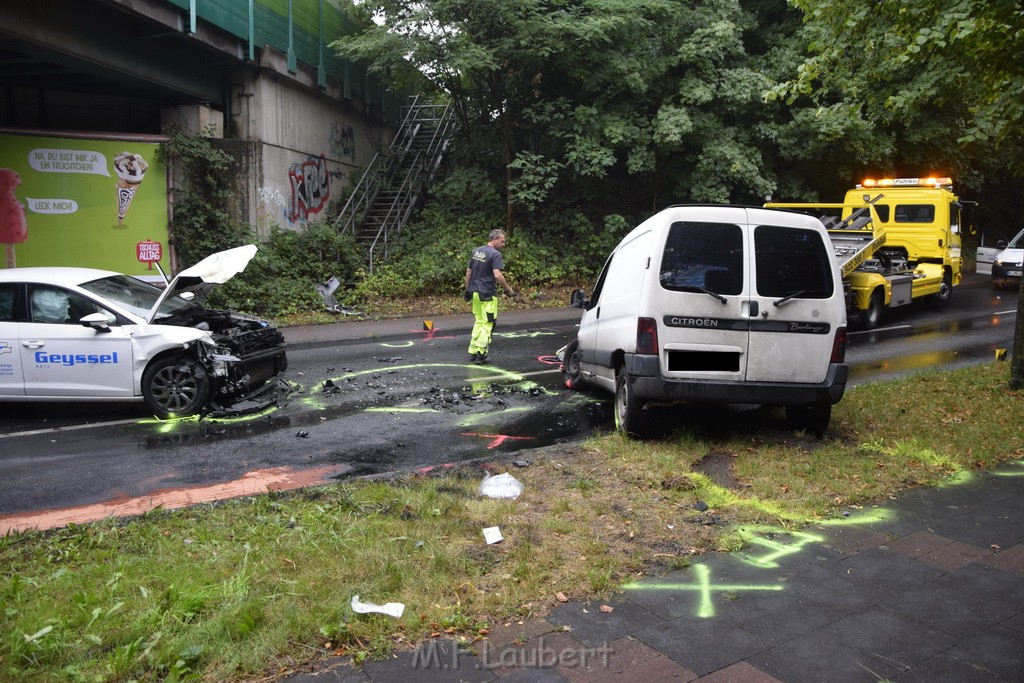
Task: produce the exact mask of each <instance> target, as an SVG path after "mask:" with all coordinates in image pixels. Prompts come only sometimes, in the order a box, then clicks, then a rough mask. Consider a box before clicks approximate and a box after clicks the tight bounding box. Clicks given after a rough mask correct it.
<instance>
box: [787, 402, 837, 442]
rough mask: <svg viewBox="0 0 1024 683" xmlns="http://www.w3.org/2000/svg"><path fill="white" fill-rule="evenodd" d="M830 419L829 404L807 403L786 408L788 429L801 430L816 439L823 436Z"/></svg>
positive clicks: (830, 405)
mask: <svg viewBox="0 0 1024 683" xmlns="http://www.w3.org/2000/svg"><path fill="white" fill-rule="evenodd" d="M831 419H832V404H831V403H807V404H805V405H797V406H786V422H787V423H788V424H789V428H790V429H796V430H803V431H805V432H807V433H808V434H813V435H814V436H816V437H817V438H819V439H820V438H821V437H822V436H824V435H825V430H826V429H828V423H829V422H830V421H831Z"/></svg>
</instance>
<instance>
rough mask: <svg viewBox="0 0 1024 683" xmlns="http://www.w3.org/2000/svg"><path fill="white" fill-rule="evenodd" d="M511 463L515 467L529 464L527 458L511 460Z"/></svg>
mask: <svg viewBox="0 0 1024 683" xmlns="http://www.w3.org/2000/svg"><path fill="white" fill-rule="evenodd" d="M512 464H513V465H515V466H516V467H528V466H529V464H530V461H529V460H513V461H512Z"/></svg>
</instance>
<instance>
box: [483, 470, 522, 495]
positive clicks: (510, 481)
mask: <svg viewBox="0 0 1024 683" xmlns="http://www.w3.org/2000/svg"><path fill="white" fill-rule="evenodd" d="M524 488H525V487H524V486H523V483H522V482H521V481H519V480H518V479H516V478H515V477H513V476H512V475H511V474H509V473H508V472H505V473H504V474H499V475H496V476H493V477H491V476H486V477H484V480H483V481H482V482H480V495H481V496H487V497H488V498H518V497H519V494H521V493H522V492H523V489H524Z"/></svg>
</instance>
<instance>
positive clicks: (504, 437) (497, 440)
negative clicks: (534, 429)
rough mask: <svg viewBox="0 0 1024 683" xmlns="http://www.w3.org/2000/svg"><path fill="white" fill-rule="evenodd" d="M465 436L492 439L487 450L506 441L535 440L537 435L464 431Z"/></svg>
mask: <svg viewBox="0 0 1024 683" xmlns="http://www.w3.org/2000/svg"><path fill="white" fill-rule="evenodd" d="M462 435H463V436H482V437H483V438H485V439H491V442H490V443H489V444H487V450H491V449H492V448H497V447H498V446H500V445H501V444H503V443H505V442H506V441H533V440H534V439H535V438H536V437H533V436H509V435H508V434H475V433H473V432H462Z"/></svg>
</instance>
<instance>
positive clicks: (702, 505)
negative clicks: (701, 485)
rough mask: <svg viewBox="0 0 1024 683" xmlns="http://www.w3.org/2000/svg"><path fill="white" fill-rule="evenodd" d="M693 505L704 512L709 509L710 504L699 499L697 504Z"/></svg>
mask: <svg viewBox="0 0 1024 683" xmlns="http://www.w3.org/2000/svg"><path fill="white" fill-rule="evenodd" d="M693 507H695V508H697V509H698V510H700V511H701V512H704V511H705V510H707V509H708V504H707V503H705V502H704V501H703V500H698V501H697V504H696V505H694V506H693Z"/></svg>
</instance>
